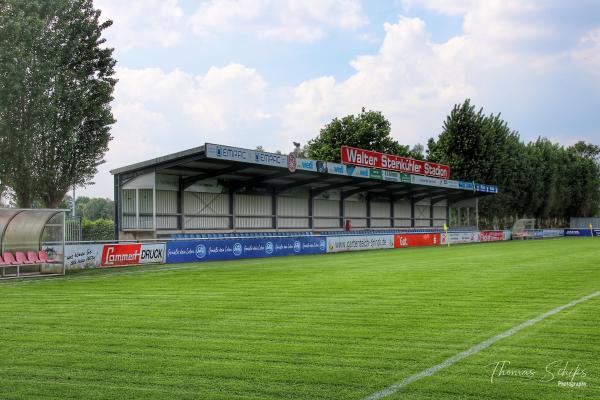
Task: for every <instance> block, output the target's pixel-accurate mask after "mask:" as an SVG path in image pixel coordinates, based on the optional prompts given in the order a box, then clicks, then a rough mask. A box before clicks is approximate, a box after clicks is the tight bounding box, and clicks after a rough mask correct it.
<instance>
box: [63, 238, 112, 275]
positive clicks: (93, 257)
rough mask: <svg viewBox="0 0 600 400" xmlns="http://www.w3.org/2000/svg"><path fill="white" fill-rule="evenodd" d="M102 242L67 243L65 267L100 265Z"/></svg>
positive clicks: (78, 267)
mask: <svg viewBox="0 0 600 400" xmlns="http://www.w3.org/2000/svg"><path fill="white" fill-rule="evenodd" d="M103 246H104V245H102V244H68V245H65V268H66V269H84V268H96V267H99V266H100V260H101V258H102V248H103Z"/></svg>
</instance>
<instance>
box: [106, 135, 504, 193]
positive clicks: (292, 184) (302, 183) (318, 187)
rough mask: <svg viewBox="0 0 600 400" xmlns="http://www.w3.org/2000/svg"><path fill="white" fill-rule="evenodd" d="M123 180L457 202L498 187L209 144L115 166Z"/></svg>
mask: <svg viewBox="0 0 600 400" xmlns="http://www.w3.org/2000/svg"><path fill="white" fill-rule="evenodd" d="M110 172H111V174H113V175H116V176H117V177H118V178H119V181H120V182H121V183H125V182H126V181H128V180H129V179H132V178H134V177H136V176H140V175H144V174H147V173H151V172H155V173H159V174H165V175H175V176H178V177H180V182H181V185H182V188H183V189H185V188H187V187H189V186H191V185H193V184H194V183H196V182H198V181H201V180H204V179H215V178H217V179H221V180H223V181H226V182H228V185H229V186H230V187H233V188H250V187H257V186H267V187H270V188H272V189H273V190H274V191H275V192H277V193H281V192H283V191H285V190H289V189H296V188H307V189H311V190H312V192H313V194H314V195H317V194H319V193H322V192H325V191H328V190H332V189H337V190H342V191H343V193H344V195H345V196H350V195H352V194H355V193H369V194H370V195H371V196H374V197H377V196H381V197H392V198H402V197H411V198H413V199H416V200H419V199H421V198H423V199H424V198H432V199H434V200H435V201H441V200H444V199H448V200H450V201H458V200H463V199H468V198H474V197H480V196H483V195H489V194H494V193H497V192H498V188H497V187H495V186H491V185H485V184H478V183H474V182H464V181H454V180H444V179H438V178H431V177H426V176H421V175H408V174H402V173H399V172H396V171H387V170H380V169H369V168H364V167H358V166H351V165H344V164H338V163H332V162H325V161H318V160H309V159H303V158H298V159H296V158H295V157H293V156H287V155H282V154H275V153H268V152H263V151H258V150H250V149H242V148H237V147H230V146H223V145H216V144H210V143H207V144H205V145H204V146H199V147H195V148H192V149H189V150H184V151H181V152H177V153H173V154H168V155H165V156H162V157H158V158H154V159H151V160H147V161H142V162H139V163H136V164H131V165H128V166H125V167H121V168H117V169H114V170H112V171H110Z"/></svg>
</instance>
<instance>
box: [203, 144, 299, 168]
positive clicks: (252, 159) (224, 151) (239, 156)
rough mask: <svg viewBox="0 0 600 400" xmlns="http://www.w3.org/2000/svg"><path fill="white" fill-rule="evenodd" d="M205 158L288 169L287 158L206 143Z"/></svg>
mask: <svg viewBox="0 0 600 400" xmlns="http://www.w3.org/2000/svg"><path fill="white" fill-rule="evenodd" d="M205 150H206V157H208V158H216V159H219V160H228V161H240V162H247V163H252V164H260V165H270V166H272V167H283V168H288V156H287V155H284V154H275V153H267V152H264V151H258V150H249V149H242V148H239V147H231V146H223V145H220V144H212V143H206V145H205Z"/></svg>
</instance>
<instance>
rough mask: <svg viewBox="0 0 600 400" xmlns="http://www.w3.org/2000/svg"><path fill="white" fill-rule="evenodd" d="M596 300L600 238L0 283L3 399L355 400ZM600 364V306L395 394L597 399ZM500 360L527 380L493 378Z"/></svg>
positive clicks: (130, 270)
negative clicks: (574, 373)
mask: <svg viewBox="0 0 600 400" xmlns="http://www.w3.org/2000/svg"><path fill="white" fill-rule="evenodd" d="M599 290H600V240H596V239H592V238H577V239H556V240H547V241H536V242H506V243H490V244H479V245H463V246H453V247H451V248H412V249H402V250H384V251H373V252H361V253H346V254H335V255H324V256H302V257H283V258H271V259H255V260H241V261H235V262H213V263H203V264H197V265H191V264H187V265H178V266H172V265H169V266H157V267H150V268H148V267H145V268H144V269H143V270H141V269H139V268H120V269H111V270H89V271H82V272H77V273H72V274H69V275H67V276H66V277H65V278H48V279H37V280H31V279H30V280H21V281H8V282H2V283H0V296H1V299H2V301H1V302H0V316H1V317H0V318H1V319H0V398H1V399H32V398H43V399H48V398H59V399H92V398H114V399H133V398H143V399H171V398H176V399H237V398H244V399H279V398H287V399H362V398H364V397H366V396H369V395H371V394H373V393H374V392H377V391H379V390H381V389H383V388H385V387H387V386H389V385H390V384H393V383H395V382H398V381H400V380H402V379H403V378H406V377H408V376H410V375H412V374H415V373H417V372H420V371H422V370H425V369H427V368H429V367H431V366H433V365H435V364H437V363H439V362H441V361H443V360H444V359H446V358H448V357H451V356H453V355H455V354H457V353H459V352H461V351H463V350H466V349H468V348H470V347H471V346H473V345H475V344H477V343H480V342H482V341H484V340H486V339H488V338H490V337H492V336H494V335H496V334H498V333H500V332H502V331H505V330H507V329H509V328H511V327H513V326H515V325H518V324H520V323H521V322H524V321H526V320H528V319H531V318H534V317H536V316H538V315H540V314H543V313H545V312H546V311H549V310H551V309H553V308H555V307H557V306H560V305H563V304H566V303H569V302H571V301H572V300H575V299H578V298H581V297H583V296H585V295H588V294H591V293H594V292H597V291H599ZM599 360H600V297H596V298H594V299H591V300H589V301H587V302H584V303H581V304H579V305H577V306H575V307H572V308H569V309H567V310H564V311H563V312H560V313H558V314H556V315H553V316H551V317H549V318H548V319H545V320H543V321H541V322H539V323H538V324H536V325H533V326H531V327H529V328H526V329H524V330H522V331H520V332H518V333H516V334H515V335H514V336H511V337H508V338H506V339H503V340H501V341H499V342H497V343H496V344H494V345H492V346H491V347H489V348H487V349H485V350H483V351H481V352H480V353H477V354H474V355H472V356H470V357H468V358H465V359H464V360H462V361H460V362H458V363H457V364H455V365H453V366H450V367H448V368H446V369H443V370H441V371H440V372H438V373H437V374H435V375H433V376H431V377H428V378H424V379H422V380H419V381H416V382H414V383H412V384H411V385H409V386H407V387H405V388H403V389H402V390H401V391H400V392H398V393H396V394H394V395H392V396H390V398H391V399H446V398H447V399H484V398H486V399H577V398H581V399H591V398H600V363H599ZM500 361H508V362H510V368H512V369H514V370H518V371H521V370H533V371H534V376H533V378H530V379H528V378H526V377H518V376H517V377H515V376H499V377H495V378H494V380H493V382H491V381H490V377H491V374H492V370H493V366H494V363H497V362H500ZM566 362H568V366H567V370H568V371H570V370H573V369H575V367H576V366H579V369H580V370H581V369H583V370H584V371H585V375H586V376H585V377H583V378H582V377H581V376H578V377H576V378H575V381H585V382H586V385H587V386H586V387H584V388H565V387H559V386H558V383H557V381H558V380H560V379H559V377H558V376H556V374H557V370H558V369H559V368H561V367H562V366H564V364H565V363H566ZM561 363H562V364H561ZM548 365H550V370H551V371H554V373H555V379H553V380H550V381H548V382H542V380H543V378H546V376H545V375H546V368H547V366H548ZM569 379H570V378H568V377H566V378H563V379H562V380H564V381H566V380H569Z"/></svg>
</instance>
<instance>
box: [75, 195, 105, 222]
mask: <svg viewBox="0 0 600 400" xmlns="http://www.w3.org/2000/svg"><path fill="white" fill-rule="evenodd" d="M75 204H76V205H77V201H76V202H75ZM82 208H83V209H82V214H81V215H82V216H83V217H84V218H85V219H88V220H90V221H96V220H99V219H106V220H112V219H113V218H114V203H113V201H112V200H110V199H103V198H100V197H94V198H91V199H89V201H87V202H86V203H85V205H83V207H82Z"/></svg>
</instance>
